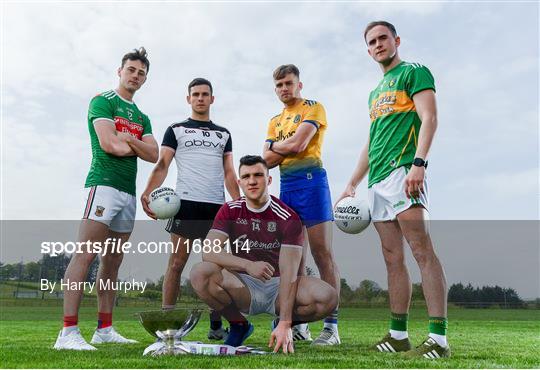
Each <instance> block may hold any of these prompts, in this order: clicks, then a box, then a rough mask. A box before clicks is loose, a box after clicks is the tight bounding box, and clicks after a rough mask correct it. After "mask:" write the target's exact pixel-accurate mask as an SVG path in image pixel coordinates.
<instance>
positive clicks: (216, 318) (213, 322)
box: [210, 310, 223, 330]
mask: <svg viewBox="0 0 540 370" xmlns="http://www.w3.org/2000/svg"><path fill="white" fill-rule="evenodd" d="M222 326H223V323H222V321H221V315H220V314H219V313H218V312H217V311H214V310H211V311H210V329H212V330H218V329H220V328H221V327H222Z"/></svg>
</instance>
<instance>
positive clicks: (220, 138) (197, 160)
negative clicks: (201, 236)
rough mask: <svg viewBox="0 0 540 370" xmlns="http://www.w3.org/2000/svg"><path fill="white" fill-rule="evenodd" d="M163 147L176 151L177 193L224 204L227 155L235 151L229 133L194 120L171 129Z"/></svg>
mask: <svg viewBox="0 0 540 370" xmlns="http://www.w3.org/2000/svg"><path fill="white" fill-rule="evenodd" d="M161 146H162V147H163V146H165V147H169V148H171V149H173V150H174V151H175V154H174V158H175V160H176V166H177V168H178V171H177V180H176V192H177V193H178V195H179V196H180V198H181V199H185V200H191V201H194V202H204V203H215V204H223V202H225V191H224V187H223V182H224V175H225V174H224V170H223V156H224V155H225V154H227V153H229V154H230V153H231V152H232V139H231V134H230V133H229V131H228V130H227V129H226V128H224V127H221V126H218V125H216V124H215V123H213V122H212V121H207V122H205V121H197V120H194V119H191V118H188V119H187V120H185V121H183V122H179V123H174V124H172V125H171V126H169V127H168V128H167V130H166V131H165V135H164V137H163V142H162V144H161Z"/></svg>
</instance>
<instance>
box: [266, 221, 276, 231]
mask: <svg viewBox="0 0 540 370" xmlns="http://www.w3.org/2000/svg"><path fill="white" fill-rule="evenodd" d="M276 228H277V227H276V223H275V222H274V221H270V222H269V223H268V232H269V233H273V232H274V231H276Z"/></svg>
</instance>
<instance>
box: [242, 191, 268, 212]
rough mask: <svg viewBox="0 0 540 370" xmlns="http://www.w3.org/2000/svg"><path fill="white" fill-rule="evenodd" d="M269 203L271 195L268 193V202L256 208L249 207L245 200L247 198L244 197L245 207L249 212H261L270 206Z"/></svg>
mask: <svg viewBox="0 0 540 370" xmlns="http://www.w3.org/2000/svg"><path fill="white" fill-rule="evenodd" d="M270 203H272V197H271V196H270V195H268V202H266V204H265V205H264V206H262V207H261V208H259V209H257V208H251V207H250V206H249V204H248V202H247V199H246V207H247V209H248V210H250V211H251V212H255V213H261V212H264V211H266V209H267V208H268V207H269V206H270Z"/></svg>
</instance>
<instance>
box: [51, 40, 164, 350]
mask: <svg viewBox="0 0 540 370" xmlns="http://www.w3.org/2000/svg"><path fill="white" fill-rule="evenodd" d="M149 67H150V62H149V61H148V59H147V57H146V50H145V49H144V48H140V49H138V50H134V51H133V52H131V53H128V54H126V55H124V57H123V58H122V64H121V66H120V68H119V69H118V76H119V78H120V81H119V85H118V87H117V88H116V89H115V90H109V91H107V92H104V93H102V94H99V95H97V96H95V97H94V98H93V99H92V101H91V102H90V107H89V109H88V129H89V131H90V141H91V145H92V164H91V167H90V171H89V173H88V177H87V178H86V184H85V187H86V188H87V189H88V198H87V201H86V207H85V210H84V214H83V219H82V222H81V225H80V228H79V241H80V242H83V243H86V242H87V241H89V242H91V243H100V244H101V246H103V245H105V241H106V240H107V239H109V240H110V241H112V242H113V244H114V249H115V251H114V252H112V251H111V250H104V251H103V254H102V255H101V254H100V266H99V271H98V276H97V279H96V285H95V286H96V287H97V296H98V327H97V329H96V331H95V332H94V336H93V337H92V341H91V342H92V343H93V344H96V343H134V342H135V341H134V340H131V339H127V338H124V337H123V336H122V335H120V334H119V333H118V332H116V330H115V329H114V328H113V327H112V310H113V307H114V302H115V297H116V292H115V291H114V290H112V289H102V286H109V285H108V284H107V283H111V282H112V283H114V282H116V280H117V277H118V269H119V268H120V264H121V262H122V258H123V254H122V253H121V252H120V250H121V248H119V246H121V244H123V243H125V242H126V241H127V240H128V239H129V237H130V235H131V231H132V230H133V224H134V220H135V211H136V204H137V202H136V198H135V178H136V175H137V157H139V158H141V159H143V160H145V161H148V162H154V163H155V162H156V161H157V159H158V146H157V143H156V140H155V139H154V137H153V136H152V128H151V125H150V120H149V119H148V117H147V116H146V115H145V114H144V113H142V112H141V111H140V110H139V108H138V107H137V105H136V104H135V103H134V102H133V96H134V95H135V92H136V91H137V90H139V88H140V87H141V86H142V85H143V84H144V82H145V81H146V76H147V73H148V69H149ZM109 249H110V248H109ZM81 252H82V253H74V254H73V256H72V258H71V261H70V262H69V265H68V268H67V270H66V273H65V275H64V279H63V282H64V283H67V284H69V286H75V287H79V288H78V289H65V290H64V328H63V329H62V330H61V331H60V333H59V335H58V338H57V340H56V343H55V345H54V348H55V349H59V350H60V349H71V350H95V349H96V348H95V347H94V346H92V345H90V344H88V343H87V342H86V340H85V339H84V338H83V337H82V335H81V332H80V331H79V327H78V312H79V306H80V302H81V299H82V295H83V293H84V291H83V290H82V289H81V284H80V283H81V282H84V281H85V280H86V276H87V274H88V269H89V267H90V265H91V263H92V262H93V261H94V259H95V258H96V256H97V255H98V254H99V253H97V252H94V249H91V250H86V249H84V250H81ZM100 282H103V284H100Z"/></svg>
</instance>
